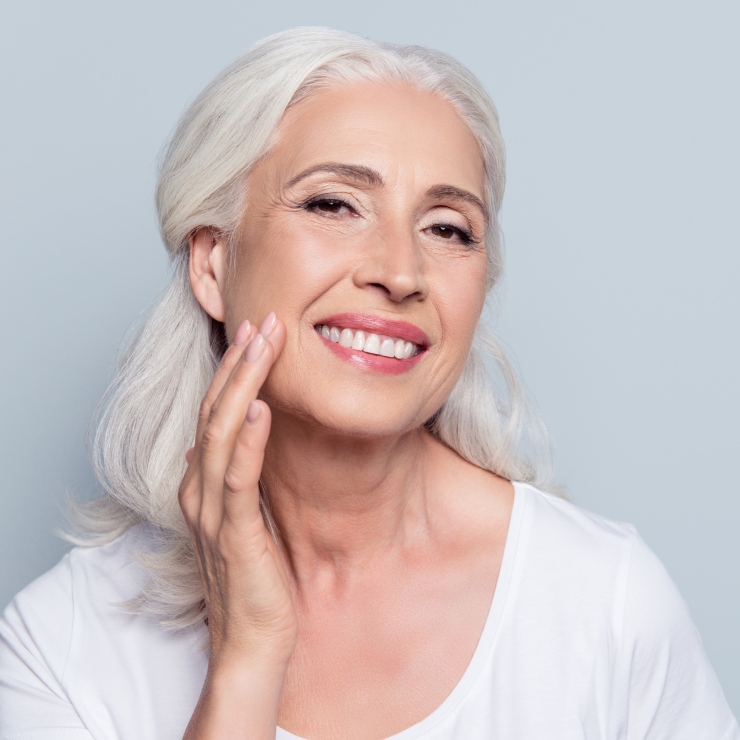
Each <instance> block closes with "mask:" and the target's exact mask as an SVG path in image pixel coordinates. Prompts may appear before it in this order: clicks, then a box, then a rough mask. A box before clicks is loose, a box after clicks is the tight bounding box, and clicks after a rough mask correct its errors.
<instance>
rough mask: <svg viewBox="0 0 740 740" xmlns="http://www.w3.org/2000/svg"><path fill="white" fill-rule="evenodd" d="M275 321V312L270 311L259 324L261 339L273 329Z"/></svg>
mask: <svg viewBox="0 0 740 740" xmlns="http://www.w3.org/2000/svg"><path fill="white" fill-rule="evenodd" d="M276 321H277V317H276V316H275V312H274V311H270V313H268V314H267V316H265V318H264V321H263V322H262V323H261V324H260V334H261V335H262V336H263V337H266V336H267V335H268V334H269V333H270V332H271V331H272V330H273V329H274V328H275V322H276Z"/></svg>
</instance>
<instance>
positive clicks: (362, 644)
mask: <svg viewBox="0 0 740 740" xmlns="http://www.w3.org/2000/svg"><path fill="white" fill-rule="evenodd" d="M360 168H361V169H360ZM483 201H484V173H483V166H482V161H481V157H480V153H479V151H478V148H477V145H476V142H475V140H474V138H473V136H472V135H471V134H470V132H469V131H468V129H467V127H466V126H465V124H464V123H463V121H462V120H461V119H460V117H459V116H458V114H457V113H456V111H455V110H454V108H453V107H452V106H451V105H450V104H449V103H447V102H446V101H445V100H444V99H442V98H441V97H439V96H436V95H432V94H430V93H425V92H421V91H419V90H417V89H415V88H413V87H409V86H406V85H401V84H390V83H382V84H381V83H369V82H368V83H364V84H362V85H352V86H346V85H345V86H337V87H334V88H329V89H325V90H322V91H320V92H317V93H314V94H313V95H312V96H310V97H308V98H306V99H304V100H303V101H301V102H300V103H299V104H297V105H295V106H293V107H292V108H291V109H289V110H288V111H287V112H286V114H285V116H284V119H283V121H282V122H281V125H280V127H279V130H278V135H277V137H276V140H275V144H274V146H273V147H272V149H271V150H270V152H269V153H268V155H267V156H266V157H265V158H264V159H262V160H261V161H260V163H259V164H258V165H257V166H256V167H255V169H254V171H253V172H252V173H251V175H250V178H249V182H248V188H247V193H246V195H245V204H244V209H245V210H244V214H245V215H244V219H243V223H242V225H241V229H240V231H239V233H238V235H237V239H236V245H235V247H234V253H233V255H229V254H228V253H227V247H226V244H225V243H224V242H223V240H221V239H220V237H219V235H218V233H216V232H213V231H212V230H210V229H208V228H202V229H200V230H199V231H197V232H196V233H195V234H194V235H193V236H192V237H191V245H190V246H191V282H192V286H193V291H194V293H195V296H196V298H197V299H198V301H199V302H200V304H201V305H202V306H203V307H204V309H205V310H206V311H207V312H208V313H209V314H210V315H211V316H213V317H214V318H215V319H217V320H219V321H222V322H224V324H225V327H226V332H227V336H228V337H229V339H230V341H232V345H231V346H230V348H229V350H228V351H227V353H226V355H225V357H224V361H223V363H222V366H221V368H220V369H219V371H218V373H217V375H216V377H215V378H214V381H213V384H212V386H211V389H210V390H209V393H208V395H207V397H206V399H205V400H204V403H203V407H202V409H201V417H200V420H199V427H198V434H197V439H196V445H195V448H194V450H193V451H192V452H191V453H190V455H189V462H190V465H189V468H188V471H187V473H186V476H185V479H184V480H183V484H182V486H181V490H180V501H181V506H182V509H183V513H184V516H185V518H186V520H187V522H188V524H189V526H190V529H191V533H192V535H193V538H194V541H195V543H196V546H197V551H198V553H199V565H200V568H201V576H202V579H203V583H204V588H205V592H206V601H207V607H208V617H209V630H210V633H211V657H210V663H209V671H208V677H207V679H206V683H205V685H204V688H203V693H202V695H201V699H200V702H199V704H198V707H197V708H196V711H195V714H194V715H193V719H192V721H191V724H190V726H189V728H188V731H187V733H186V737H188V738H205V737H219V738H228V737H232V736H233V737H244V736H245V732H246V731H247V730H248V733H247V734H248V736H249V737H255V738H256V737H274V733H275V724H276V723H279V724H280V726H281V727H284V728H285V729H287V730H289V731H290V732H292V733H294V734H296V735H299V736H302V737H310V738H326V739H330V738H346V737H353V738H384V737H388V736H389V735H392V734H394V733H396V732H399V731H401V730H403V729H405V728H406V727H409V726H411V725H413V724H414V723H416V722H418V721H420V720H421V719H423V718H424V717H425V716H427V715H428V714H430V713H431V712H432V711H434V709H435V708H436V707H437V706H439V704H441V703H442V702H443V701H444V699H445V698H446V697H447V695H448V694H449V693H450V691H451V690H452V689H453V688H454V686H455V685H456V683H457V682H458V681H459V680H460V678H461V676H462V674H463V673H464V671H465V669H466V667H467V665H468V663H469V661H470V659H471V657H472V654H473V652H474V650H475V646H476V644H477V642H478V639H479V637H480V633H481V631H482V629H483V625H484V623H485V620H486V616H487V613H488V609H489V606H490V603H491V598H492V595H493V591H494V588H495V583H496V578H497V574H498V570H499V567H500V563H501V557H502V554H503V548H504V544H505V539H506V533H507V528H508V522H509V517H510V513H511V506H512V502H513V488H512V486H511V484H510V483H509V482H508V481H504V480H502V479H500V478H498V477H496V476H494V475H492V474H491V473H488V472H486V471H482V470H480V469H479V468H476V467H475V466H473V465H471V464H469V463H467V462H466V461H464V460H462V459H461V458H460V457H459V456H458V455H457V454H456V453H454V452H452V451H451V450H449V449H448V448H446V447H445V446H444V445H442V444H441V443H439V442H438V441H436V440H435V439H433V438H432V437H431V436H430V435H428V434H427V433H426V432H425V431H424V430H423V428H422V424H423V423H424V422H425V421H426V420H427V419H428V418H429V417H430V416H431V415H432V414H433V413H434V412H435V411H436V410H437V409H438V408H439V407H440V406H441V404H442V403H443V402H444V400H445V398H446V397H447V396H448V395H449V393H450V391H451V390H452V388H453V386H454V384H455V382H456V380H457V378H458V377H459V374H460V372H461V370H462V368H463V365H464V362H465V359H466V356H467V352H468V349H469V347H470V344H471V342H472V339H473V333H474V330H475V326H476V324H477V321H478V318H479V315H480V312H481V309H482V305H483V300H484V298H485V288H486V255H485V251H484V247H483V242H482V239H483V234H484V231H485V225H486V219H487V217H488V216H487V214H486V211H485V206H482V203H483ZM271 312H274V313H275V314H276V315H277V318H274V316H273V315H272V314H271ZM345 312H362V313H363V314H371V315H373V316H377V317H381V318H386V319H393V320H402V321H406V322H410V323H412V324H414V325H415V326H417V327H418V328H419V329H421V330H422V331H423V332H425V334H426V336H427V337H428V343H427V345H426V346H425V348H424V352H423V356H422V357H421V358H417V361H416V362H415V364H414V367H413V368H412V369H411V370H409V371H408V372H405V373H400V374H386V373H381V372H376V371H373V370H371V369H367V368H363V367H359V366H357V365H356V364H353V363H351V362H348V361H346V360H345V359H342V358H341V357H339V356H337V354H336V353H334V352H332V351H331V350H330V348H329V347H328V346H327V345H326V342H325V340H323V339H321V337H319V335H318V334H317V333H316V331H315V329H314V326H315V325H316V324H317V323H318V322H320V321H321V320H322V319H324V318H326V317H327V316H330V315H332V314H338V313H345ZM245 320H251V321H252V322H253V323H255V324H257V323H258V322H261V326H260V329H259V331H260V333H259V335H258V334H257V333H256V330H255V328H254V327H253V326H249V327H248V325H247V324H245V323H244V322H245ZM263 337H264V338H263ZM255 356H256V359H255ZM245 358H247V359H248V360H249V361H247V359H245ZM255 399H258V400H255ZM260 476H261V477H262V480H263V483H264V486H265V489H266V492H267V497H268V500H269V504H270V509H271V512H272V516H273V519H274V521H275V524H276V526H277V530H278V533H279V536H278V545H277V547H276V546H275V544H274V543H273V541H272V539H271V538H270V536H269V534H268V533H267V530H266V529H265V525H264V523H263V519H262V517H261V515H260V511H259V506H258V488H257V483H258V480H259V478H260Z"/></svg>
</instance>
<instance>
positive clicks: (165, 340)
mask: <svg viewBox="0 0 740 740" xmlns="http://www.w3.org/2000/svg"><path fill="white" fill-rule="evenodd" d="M363 80H369V81H387V82H404V83H409V84H412V85H415V86H416V87H418V88H419V89H422V90H424V91H429V92H433V93H436V94H438V95H441V96H442V97H444V98H445V99H447V100H448V101H449V102H450V103H451V104H452V105H453V106H454V107H455V108H456V110H457V111H458V113H459V114H460V116H461V118H462V119H463V120H464V121H465V123H466V124H467V125H468V127H469V128H470V130H471V132H472V133H473V135H474V137H475V139H476V140H477V143H478V146H479V147H480V151H481V156H482V159H483V163H484V167H485V177H486V185H487V187H486V190H487V192H486V197H487V200H488V206H489V210H490V214H491V218H490V225H489V228H488V231H487V234H486V249H487V255H488V282H489V295H490V288H491V287H493V285H494V284H495V283H496V281H497V280H498V278H499V276H500V275H501V269H502V260H501V238H500V229H499V225H498V212H499V209H500V206H501V199H502V197H503V191H504V148H503V142H502V139H501V134H500V131H499V126H498V116H497V114H496V110H495V108H494V107H493V104H492V103H491V100H490V99H489V97H488V95H487V94H486V92H485V90H484V89H483V87H482V86H481V84H480V83H479V82H478V80H477V79H476V78H475V77H474V76H473V75H472V74H471V73H470V72H469V71H468V70H467V69H466V68H465V67H463V66H462V65H461V64H460V63H459V62H457V61H456V60H455V59H453V58H451V57H450V56H448V55H446V54H443V53H441V52H439V51H433V50H431V49H425V48H422V47H418V46H398V45H394V44H388V43H380V42H376V41H370V40H368V39H365V38H362V37H360V36H355V35H352V34H349V33H345V32H342V31H337V30H332V29H327V28H297V29H293V30H289V31H284V32H282V33H278V34H276V35H274V36H270V37H269V38H266V39H264V40H263V41H260V42H259V43H257V44H256V45H255V46H253V47H252V48H251V49H250V50H249V51H248V52H247V53H246V54H245V55H244V56H242V57H241V58H240V59H238V60H237V61H236V62H234V63H233V64H232V65H231V66H230V67H229V68H228V69H226V70H225V71H224V72H223V73H222V74H220V75H219V76H218V77H217V78H216V79H215V80H214V81H213V82H212V83H211V84H210V85H208V87H206V89H205V90H204V91H203V92H202V93H201V94H200V95H199V96H198V97H197V98H196V100H195V101H194V102H193V104H192V105H191V106H190V108H189V109H188V110H187V111H186V112H185V114H184V115H183V117H182V120H181V121H180V123H179V125H178V127H177V129H176V131H175V133H174V135H173V136H172V139H171V141H170V143H169V145H168V147H167V149H166V151H165V154H164V157H163V159H162V162H161V166H160V172H159V182H158V185H157V191H156V204H157V212H158V214H159V225H160V231H161V235H162V240H163V241H164V244H165V247H166V248H167V251H168V253H169V255H170V258H171V260H172V263H173V272H172V278H171V282H170V284H169V287H168V288H167V289H166V290H165V292H164V294H163V296H162V297H161V299H160V300H159V302H158V303H157V304H156V305H155V306H154V308H153V309H152V311H151V312H150V314H149V315H148V317H147V319H146V321H145V322H144V323H143V326H142V327H141V328H140V330H139V332H138V334H137V335H136V336H135V337H134V339H133V341H131V342H130V343H129V344H128V346H127V348H126V349H125V351H124V352H123V353H122V355H121V358H120V361H119V368H118V373H117V376H116V378H115V379H114V381H113V382H112V383H111V385H110V387H109V388H108V390H107V391H106V393H105V395H104V396H103V399H102V400H101V402H100V405H99V407H98V409H99V410H98V412H97V413H96V418H95V419H94V424H93V427H91V429H92V430H94V431H93V432H91V436H90V454H91V458H92V463H93V466H94V469H95V472H96V474H97V476H98V479H99V481H100V484H101V486H102V493H101V495H100V496H99V497H98V498H96V499H95V500H93V501H92V502H91V503H88V504H84V505H76V506H75V507H74V508H75V511H74V514H75V518H76V522H77V524H78V530H79V534H78V535H76V536H74V537H71V539H73V541H75V542H77V543H79V544H87V545H89V544H99V543H102V542H106V541H110V540H112V539H114V538H115V537H117V536H119V535H120V534H122V533H123V532H125V531H126V530H127V529H129V528H130V527H131V526H133V525H134V524H139V523H141V524H144V525H145V526H146V527H147V529H148V530H149V531H150V533H151V535H152V536H153V537H154V544H153V545H152V546H150V547H148V548H147V549H146V550H145V551H142V552H138V553H137V558H138V560H139V562H141V563H142V564H143V566H144V567H145V569H146V570H147V572H148V575H149V581H148V584H147V585H146V586H145V588H144V590H143V592H142V594H141V596H140V598H139V599H138V600H137V601H136V608H137V609H138V611H139V612H140V613H143V614H147V615H149V616H151V617H153V618H155V619H156V620H157V621H158V622H159V623H160V624H162V625H164V626H166V627H169V628H182V627H186V626H189V625H192V624H194V623H196V622H197V621H199V620H201V619H202V618H203V608H204V601H203V590H202V586H201V582H200V577H199V574H198V568H197V564H196V560H195V556H194V552H193V546H192V544H191V540H190V536H189V533H188V530H187V527H186V525H185V521H184V519H183V517H182V514H181V512H180V510H179V505H178V500H177V491H178V487H179V484H180V481H181V479H182V476H183V474H184V471H185V465H186V463H185V451H186V450H187V449H188V448H189V447H190V446H192V444H193V439H194V434H195V426H196V421H197V416H198V408H199V405H200V402H201V399H202V398H203V396H204V395H205V392H206V390H207V388H208V386H209V384H210V382H211V379H212V377H213V373H214V371H215V368H216V365H217V363H218V361H219V359H220V357H221V355H222V353H223V351H224V349H225V341H226V340H225V334H224V328H223V325H222V324H220V323H218V322H216V321H214V320H212V319H211V318H210V317H209V316H208V314H206V312H205V311H204V310H203V309H202V308H201V306H200V305H199V304H198V302H197V301H196V300H195V297H194V296H193V292H192V289H191V286H190V281H189V271H188V261H189V249H188V237H189V235H191V234H192V233H193V232H194V231H195V230H196V229H197V228H199V227H203V226H208V227H212V228H215V229H217V230H218V231H219V232H221V233H222V234H224V235H225V236H226V238H227V239H228V240H231V239H232V238H233V236H234V234H235V232H236V231H237V229H238V227H239V224H240V220H241V219H242V217H243V215H244V193H245V187H246V179H247V177H248V175H249V172H250V170H251V168H252V167H253V165H254V164H255V163H256V162H257V160H258V159H259V158H260V157H261V156H263V155H264V154H265V153H266V151H267V150H268V149H269V145H270V142H271V139H272V137H273V135H274V133H275V131H276V129H277V126H278V124H279V123H280V120H281V118H282V117H283V115H284V113H285V111H286V109H287V108H288V107H289V106H290V105H292V104H294V103H295V102H296V101H298V100H300V99H302V98H304V97H306V96H307V95H311V93H312V92H313V91H315V90H316V89H319V88H321V87H322V86H327V85H332V84H337V83H345V84H352V83H356V82H359V81H363ZM425 426H426V427H427V429H428V430H429V431H430V432H431V433H432V434H434V435H435V436H436V437H438V438H439V439H440V440H442V441H443V442H444V443H445V444H447V445H448V446H449V447H451V448H452V449H454V450H456V451H457V452H458V453H459V454H460V455H461V456H462V457H464V458H465V459H466V460H469V461H470V462H472V463H474V464H475V465H478V466H480V467H481V468H484V469H486V470H490V471H492V472H494V473H497V474H498V475H501V476H503V477H505V478H508V479H512V480H521V481H528V482H532V483H535V484H539V485H543V484H545V483H546V482H547V481H548V479H549V476H550V448H549V441H548V437H547V433H546V431H545V430H544V427H543V425H542V422H541V421H540V419H539V417H538V416H537V414H536V413H535V412H534V410H533V409H532V408H531V406H530V404H529V403H528V402H527V400H526V398H525V396H524V394H523V393H522V390H521V388H520V387H519V385H518V383H517V380H516V376H515V373H514V372H513V371H512V368H511V365H510V364H509V362H508V360H507V359H506V356H505V354H504V352H503V350H502V349H501V347H500V346H499V344H498V343H497V342H496V340H495V338H494V337H493V335H492V333H491V332H490V331H489V330H488V329H487V328H486V326H485V322H484V321H483V320H481V322H480V323H479V326H478V329H477V330H476V336H475V340H474V342H473V346H472V348H471V350H470V354H469V357H468V359H467V364H466V365H465V367H464V369H463V371H462V374H461V377H460V378H459V380H458V382H457V384H456V385H455V387H454V389H453V391H452V393H451V395H450V396H449V398H447V400H446V401H445V403H444V405H443V406H442V407H441V408H440V409H439V410H438V411H437V413H435V414H434V416H433V417H432V418H431V419H429V420H428V421H427V423H426V425H425ZM150 541H151V540H150Z"/></svg>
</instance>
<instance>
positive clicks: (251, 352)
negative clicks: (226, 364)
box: [244, 334, 265, 362]
mask: <svg viewBox="0 0 740 740" xmlns="http://www.w3.org/2000/svg"><path fill="white" fill-rule="evenodd" d="M264 346H265V338H264V337H263V336H262V335H261V334H255V335H254V339H252V341H251V342H250V343H249V344H248V345H247V351H246V353H245V354H244V359H245V360H246V361H247V362H254V361H255V360H256V359H257V358H258V357H259V356H260V355H261V354H262V349H263V348H264Z"/></svg>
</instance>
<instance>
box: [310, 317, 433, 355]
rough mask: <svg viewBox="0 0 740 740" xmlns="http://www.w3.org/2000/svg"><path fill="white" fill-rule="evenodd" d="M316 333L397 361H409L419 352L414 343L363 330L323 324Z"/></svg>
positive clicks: (348, 346)
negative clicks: (367, 332)
mask: <svg viewBox="0 0 740 740" xmlns="http://www.w3.org/2000/svg"><path fill="white" fill-rule="evenodd" d="M316 331H317V332H318V333H319V334H321V336H322V337H324V339H328V340H329V341H330V342H334V343H336V344H339V345H341V346H342V347H347V348H352V349H355V350H360V351H362V352H367V353H368V354H371V355H381V356H383V357H395V358H396V359H397V360H408V359H409V358H410V357H413V356H414V355H415V354H417V352H418V351H419V348H418V347H417V345H415V344H414V343H413V342H406V341H404V340H403V339H394V338H393V337H384V336H379V335H378V334H366V333H365V332H364V331H362V330H357V331H353V330H352V329H342V328H340V327H338V326H327V325H326V324H323V325H321V326H317V327H316Z"/></svg>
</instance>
